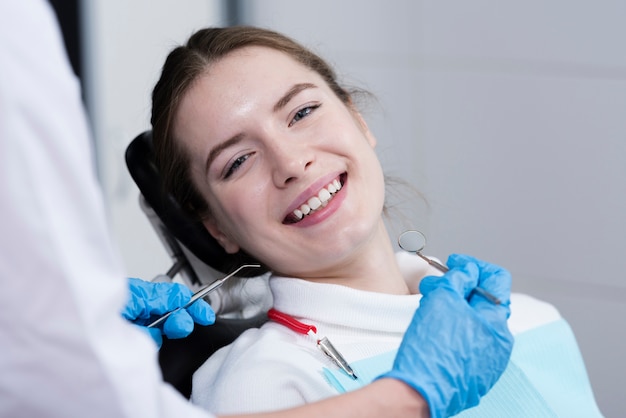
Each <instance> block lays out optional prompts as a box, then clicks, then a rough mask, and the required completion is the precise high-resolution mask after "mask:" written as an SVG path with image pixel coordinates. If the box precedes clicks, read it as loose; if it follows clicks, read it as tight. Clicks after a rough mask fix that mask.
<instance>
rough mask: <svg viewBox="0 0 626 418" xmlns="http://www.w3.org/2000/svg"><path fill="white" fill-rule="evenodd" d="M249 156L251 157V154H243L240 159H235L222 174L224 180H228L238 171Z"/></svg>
mask: <svg viewBox="0 0 626 418" xmlns="http://www.w3.org/2000/svg"><path fill="white" fill-rule="evenodd" d="M250 156H252V154H245V155H242V156H241V157H237V158H236V159H235V161H233V163H232V164H231V165H230V166H229V167H228V170H226V173H224V179H227V178H229V177H230V176H231V175H232V174H233V173H234V172H235V171H237V170H239V167H241V165H242V164H243V163H244V161H246V160H247V159H248V158H250Z"/></svg>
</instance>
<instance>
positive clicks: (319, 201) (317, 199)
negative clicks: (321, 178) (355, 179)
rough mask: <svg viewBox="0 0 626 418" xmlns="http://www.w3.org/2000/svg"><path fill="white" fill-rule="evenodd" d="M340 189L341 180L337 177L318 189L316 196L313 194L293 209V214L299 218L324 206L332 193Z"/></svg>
mask: <svg viewBox="0 0 626 418" xmlns="http://www.w3.org/2000/svg"><path fill="white" fill-rule="evenodd" d="M339 190H341V182H339V180H338V179H335V180H333V181H332V182H331V183H330V184H328V185H327V186H326V187H325V188H323V189H322V190H320V191H319V193H318V194H317V196H313V197H312V198H310V199H309V200H308V201H307V202H306V203H304V204H303V205H302V206H300V207H299V208H298V209H296V210H294V211H293V215H294V216H295V217H296V219H298V220H300V219H302V218H304V217H305V216H306V215H308V214H309V213H311V212H312V211H314V210H316V209H319V208H320V207H324V206H326V204H327V203H328V201H329V200H330V199H331V197H333V194H335V193H337V192H338V191H339Z"/></svg>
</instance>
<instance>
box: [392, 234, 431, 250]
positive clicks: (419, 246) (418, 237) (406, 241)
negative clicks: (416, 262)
mask: <svg viewBox="0 0 626 418" xmlns="http://www.w3.org/2000/svg"><path fill="white" fill-rule="evenodd" d="M398 245H399V246H400V248H402V249H403V250H404V251H406V252H409V253H419V252H421V251H422V250H423V249H424V248H426V235H424V234H422V233H421V232H420V231H414V230H409V231H404V232H403V233H402V234H400V236H399V237H398Z"/></svg>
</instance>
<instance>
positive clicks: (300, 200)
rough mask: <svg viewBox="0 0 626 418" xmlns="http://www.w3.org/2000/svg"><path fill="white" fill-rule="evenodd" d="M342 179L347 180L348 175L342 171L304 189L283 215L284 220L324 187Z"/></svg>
mask: <svg viewBox="0 0 626 418" xmlns="http://www.w3.org/2000/svg"><path fill="white" fill-rule="evenodd" d="M341 177H344V178H345V177H346V173H345V172H340V171H339V172H336V173H331V174H329V175H326V176H324V177H322V178H320V179H318V180H317V181H315V182H314V183H313V184H311V185H310V186H309V187H307V188H306V189H304V191H302V192H301V193H300V194H299V195H298V197H296V198H295V199H294V201H293V203H291V204H290V205H289V207H288V208H287V211H286V212H285V214H284V215H283V219H286V218H287V217H288V216H290V215H291V214H292V213H293V211H294V210H296V209H297V208H299V207H300V206H302V205H303V204H304V203H306V202H307V201H308V200H309V199H310V198H311V197H312V196H316V195H317V194H318V193H319V191H320V190H321V189H323V188H324V187H326V186H328V184H329V183H331V182H332V181H333V180H335V179H337V178H341ZM342 190H343V188H342ZM333 200H334V197H333V199H331V200H330V201H331V202H332V201H333ZM303 221H304V220H303ZM303 221H300V222H298V223H297V224H300V223H301V222H303Z"/></svg>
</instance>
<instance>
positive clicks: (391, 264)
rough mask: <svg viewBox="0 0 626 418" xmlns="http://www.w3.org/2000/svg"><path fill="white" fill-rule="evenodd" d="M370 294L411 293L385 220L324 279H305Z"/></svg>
mask: <svg viewBox="0 0 626 418" xmlns="http://www.w3.org/2000/svg"><path fill="white" fill-rule="evenodd" d="M303 279H305V280H310V281H314V282H318V283H332V284H339V285H342V286H348V287H351V288H354V289H359V290H366V291H370V292H378V293H388V294H398V295H406V294H409V289H408V287H407V284H406V282H405V281H404V278H403V277H402V274H401V272H400V268H399V266H398V262H397V260H396V256H395V253H394V249H393V245H392V244H391V240H390V238H389V234H388V232H387V228H386V227H385V224H384V222H383V220H382V219H381V221H380V223H379V225H378V227H377V229H376V231H375V232H374V234H373V235H372V236H371V237H370V239H369V240H367V241H365V242H364V243H363V244H362V245H361V246H360V247H359V248H358V249H357V250H356V251H355V252H354V254H352V255H351V256H350V257H349V258H347V259H346V260H344V262H343V263H341V265H339V266H336V267H335V268H333V271H329V272H327V274H325V275H324V276H323V277H322V278H320V277H318V278H314V279H313V278H303Z"/></svg>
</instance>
